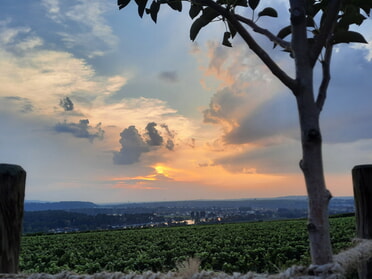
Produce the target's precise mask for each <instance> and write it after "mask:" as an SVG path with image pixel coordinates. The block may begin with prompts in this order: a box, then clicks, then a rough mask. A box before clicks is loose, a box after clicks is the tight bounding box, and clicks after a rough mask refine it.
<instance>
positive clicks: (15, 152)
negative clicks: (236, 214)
mask: <svg viewBox="0 0 372 279" xmlns="http://www.w3.org/2000/svg"><path fill="white" fill-rule="evenodd" d="M279 2H280V3H279V4H275V6H276V9H277V11H278V13H279V14H280V15H283V14H285V15H288V3H287V2H288V1H285V2H283V1H279ZM5 3H6V4H4V5H2V9H1V11H0V14H1V15H2V16H1V18H2V20H0V69H2V70H1V71H2V72H1V75H0V83H1V88H0V99H1V102H0V107H1V109H0V125H1V127H2V133H1V135H0V143H1V148H0V157H1V158H2V162H4V163H9V164H17V165H21V166H22V167H23V168H24V169H25V170H26V172H27V186H26V199H29V200H41V201H60V200H67V201H70V200H84V201H92V202H98V203H100V202H121V201H131V202H139V201H159V200H185V199H235V198H239V199H240V198H259V197H276V196H287V195H305V194H306V187H305V184H304V179H303V175H302V172H301V170H300V168H299V161H300V159H301V156H302V155H301V145H300V139H301V133H300V130H299V121H298V114H297V107H296V103H295V100H294V98H293V96H292V93H290V92H289V90H288V89H287V88H285V87H284V86H283V85H282V84H281V83H280V82H279V80H277V79H276V78H275V77H274V76H273V75H272V73H271V72H270V71H269V70H268V69H267V68H266V67H265V66H264V65H263V64H262V62H261V61H259V60H258V59H257V57H256V55H255V54H254V53H253V52H252V51H251V50H250V49H249V48H247V46H246V44H245V42H243V40H241V39H240V38H239V36H236V37H235V38H234V41H233V47H232V48H227V47H224V46H222V45H221V30H225V26H224V25H223V24H222V25H220V22H213V24H211V25H210V26H208V28H203V30H202V32H201V33H200V34H199V36H198V37H197V39H196V40H195V42H192V41H190V39H189V32H190V30H189V28H190V23H191V21H190V19H189V16H188V13H187V12H185V13H184V12H182V13H174V12H171V11H169V12H167V13H164V14H162V16H161V18H160V16H159V20H158V22H157V24H153V23H151V22H150V20H149V21H147V19H146V20H142V21H140V24H139V21H138V20H139V19H138V14H137V7H136V5H135V3H134V4H133V5H131V4H132V3H131V4H130V5H128V7H127V8H126V9H125V11H124V10H121V11H119V10H118V8H117V1H101V0H91V1H62V0H35V1H25V0H22V1H10V0H6V1H5ZM88 19H89V20H88ZM286 19H287V17H281V16H280V17H278V18H276V19H275V20H274V19H269V18H267V19H265V20H266V21H267V22H266V24H267V25H268V26H269V27H270V26H271V27H273V28H274V30H276V28H277V27H279V26H286V25H288V22H286ZM169 22H172V24H169ZM46 26H47V27H46ZM221 28H222V29H221ZM362 29H363V30H362V33H363V34H364V37H365V38H366V40H367V41H369V42H370V43H369V44H365V45H363V46H362V47H355V46H354V45H353V44H347V45H344V46H342V47H340V48H337V51H335V52H334V53H333V56H332V59H333V61H332V62H333V67H332V75H331V76H332V79H331V81H330V85H329V92H328V95H327V104H326V106H325V107H324V112H323V111H322V124H321V128H322V131H323V143H324V145H323V151H324V167H325V176H326V181H327V184H328V187H329V189H330V190H331V192H332V194H333V196H351V195H352V182H351V175H350V173H351V169H352V168H353V166H355V165H358V164H370V163H371V162H372V129H371V127H370V121H369V120H370V119H372V110H371V101H372V95H371V94H370V91H371V82H370V80H371V78H370V73H371V72H372V63H371V53H372V47H371V41H372V23H371V20H370V19H368V20H366V23H365V24H364V25H363V27H362ZM275 32H276V31H275ZM263 46H264V47H266V48H267V49H268V51H270V53H272V55H273V57H275V60H276V61H278V63H279V64H280V66H281V67H282V68H283V69H285V70H286V71H287V70H288V73H289V75H291V76H293V75H294V73H293V72H292V71H291V69H292V68H293V60H291V58H290V57H289V56H288V54H287V53H285V52H282V51H280V50H278V49H273V48H272V42H269V41H268V42H267V43H264V44H263ZM349 64H356V65H358V66H357V67H353V68H351V67H350V68H349V67H345V65H349ZM319 70H321V69H319ZM316 73H317V74H318V72H316ZM315 79H316V84H315V85H316V86H319V84H318V83H319V82H320V81H319V76H318V75H316V77H315ZM355 85H357V86H358V89H357V90H356V89H355ZM350 92H352V94H350Z"/></svg>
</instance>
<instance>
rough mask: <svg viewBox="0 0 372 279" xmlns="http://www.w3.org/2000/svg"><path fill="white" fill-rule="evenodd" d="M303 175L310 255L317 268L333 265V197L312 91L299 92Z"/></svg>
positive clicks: (309, 89) (317, 111) (317, 112)
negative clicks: (330, 217)
mask: <svg viewBox="0 0 372 279" xmlns="http://www.w3.org/2000/svg"><path fill="white" fill-rule="evenodd" d="M298 93H299V94H298V95H297V104H298V111H299V116H300V126H301V143H302V154H303V157H302V160H301V161H300V167H301V169H302V171H303V174H304V177H305V183H306V189H307V194H308V199H309V208H308V210H309V213H308V225H307V229H308V232H309V240H310V253H311V260H312V263H313V264H316V265H322V264H326V263H330V262H332V256H333V254H332V246H331V240H330V234H329V220H328V204H329V200H330V199H331V194H330V193H329V191H328V190H327V188H326V185H325V180H324V171H323V159H322V138H321V133H320V128H319V110H318V108H317V106H316V104H315V102H314V100H313V94H312V90H311V88H308V89H307V90H306V89H305V90H303V91H302V92H298Z"/></svg>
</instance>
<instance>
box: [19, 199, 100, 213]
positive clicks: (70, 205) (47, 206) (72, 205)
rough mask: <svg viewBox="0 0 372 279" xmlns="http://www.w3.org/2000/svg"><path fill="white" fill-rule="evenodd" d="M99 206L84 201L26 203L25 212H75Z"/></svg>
mask: <svg viewBox="0 0 372 279" xmlns="http://www.w3.org/2000/svg"><path fill="white" fill-rule="evenodd" d="M96 207H99V206H98V205H97V204H95V203H92V202H83V201H60V202H35V201H25V205H24V209H25V211H45V210H67V211H69V210H74V209H85V208H96Z"/></svg>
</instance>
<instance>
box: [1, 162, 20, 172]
mask: <svg viewBox="0 0 372 279" xmlns="http://www.w3.org/2000/svg"><path fill="white" fill-rule="evenodd" d="M19 172H25V170H24V169H23V168H22V167H21V166H18V165H12V164H0V173H1V174H4V173H11V174H16V173H19Z"/></svg>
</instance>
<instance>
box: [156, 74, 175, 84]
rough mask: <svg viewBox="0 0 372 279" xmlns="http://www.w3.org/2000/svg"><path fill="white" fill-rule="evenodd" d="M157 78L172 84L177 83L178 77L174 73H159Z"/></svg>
mask: <svg viewBox="0 0 372 279" xmlns="http://www.w3.org/2000/svg"><path fill="white" fill-rule="evenodd" d="M159 78H160V79H161V80H163V81H166V82H171V83H174V82H177V81H178V75H177V72H176V71H165V72H161V73H160V74H159Z"/></svg>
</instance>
